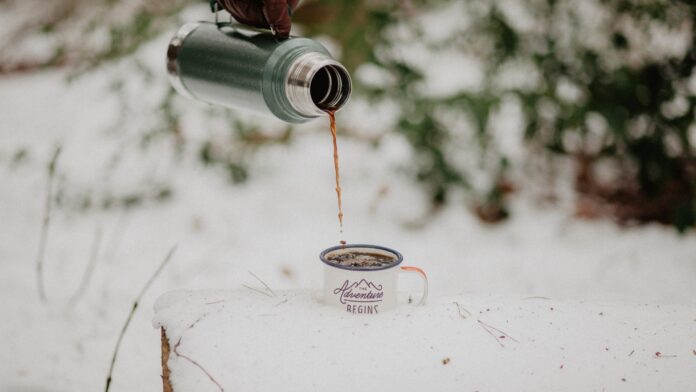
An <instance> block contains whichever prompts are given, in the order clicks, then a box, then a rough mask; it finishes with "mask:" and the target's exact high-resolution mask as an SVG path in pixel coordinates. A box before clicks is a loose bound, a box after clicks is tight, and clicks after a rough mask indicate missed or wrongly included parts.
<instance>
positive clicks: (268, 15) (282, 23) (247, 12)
mask: <svg viewBox="0 0 696 392" xmlns="http://www.w3.org/2000/svg"><path fill="white" fill-rule="evenodd" d="M217 2H218V4H219V5H220V7H222V8H224V9H225V10H227V11H228V12H229V13H230V14H232V17H234V19H235V20H237V22H239V23H242V24H245V25H249V26H254V27H259V28H265V29H267V28H270V29H272V30H273V31H274V32H275V35H276V36H277V37H279V38H287V37H288V36H289V35H290V16H291V14H292V10H293V9H294V8H295V7H296V6H297V3H298V2H299V0H263V1H262V0H217Z"/></svg>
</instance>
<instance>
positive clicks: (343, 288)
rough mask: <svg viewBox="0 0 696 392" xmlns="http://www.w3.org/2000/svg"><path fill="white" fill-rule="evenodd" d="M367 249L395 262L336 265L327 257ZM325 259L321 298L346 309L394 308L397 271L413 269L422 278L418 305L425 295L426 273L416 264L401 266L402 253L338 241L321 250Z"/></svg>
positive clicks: (357, 311) (375, 311) (367, 311)
mask: <svg viewBox="0 0 696 392" xmlns="http://www.w3.org/2000/svg"><path fill="white" fill-rule="evenodd" d="M348 252H369V253H377V254H380V255H384V256H390V257H393V258H395V259H396V261H395V262H394V263H391V264H389V265H386V266H383V267H378V268H364V267H353V266H347V265H337V264H333V263H331V262H330V261H329V260H328V259H330V258H332V256H336V255H339V254H342V253H348ZM319 259H321V261H322V262H323V263H324V292H323V301H324V303H325V304H327V305H331V306H336V307H338V308H340V309H343V310H345V311H347V312H349V313H355V314H379V313H382V312H386V311H388V310H391V309H394V308H395V307H396V304H397V301H396V299H397V293H398V274H399V273H415V274H418V275H419V276H420V277H421V278H422V280H423V296H422V297H421V299H420V301H419V302H418V305H423V304H425V301H426V299H427V298H428V277H427V276H426V275H425V272H424V271H423V270H422V269H420V268H418V267H406V266H401V262H402V261H403V260H404V257H403V256H402V255H401V253H399V252H397V251H395V250H393V249H389V248H385V247H383V246H377V245H363V244H354V245H339V246H334V247H331V248H328V249H326V250H324V251H323V252H321V254H320V255H319Z"/></svg>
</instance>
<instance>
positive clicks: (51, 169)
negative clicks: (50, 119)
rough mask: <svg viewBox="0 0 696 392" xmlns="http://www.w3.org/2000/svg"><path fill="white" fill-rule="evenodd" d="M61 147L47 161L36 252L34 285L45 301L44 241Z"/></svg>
mask: <svg viewBox="0 0 696 392" xmlns="http://www.w3.org/2000/svg"><path fill="white" fill-rule="evenodd" d="M60 150H61V147H60V146H58V147H56V149H55V151H54V152H53V156H52V158H51V160H50V161H49V163H48V169H47V171H48V178H47V180H46V199H45V200H44V213H43V220H42V223H41V231H40V232H39V245H38V249H37V252H36V285H37V289H38V291H39V299H40V300H41V302H44V303H45V302H46V300H47V297H46V288H45V287H44V276H43V275H44V274H43V269H44V258H45V255H46V243H47V242H48V231H49V227H50V226H51V210H52V209H53V182H54V179H55V177H56V165H57V163H58V157H59V156H60Z"/></svg>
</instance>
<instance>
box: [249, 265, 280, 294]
mask: <svg viewBox="0 0 696 392" xmlns="http://www.w3.org/2000/svg"><path fill="white" fill-rule="evenodd" d="M248 272H249V274H251V276H253V277H254V278H256V280H258V281H259V282H261V284H262V285H263V287H265V288H266V290H268V292H269V293H271V295H272V296H273V297H275V296H276V295H275V293H274V292H273V290H271V288H270V287H268V285H267V284H266V282H264V281H263V280H261V278H259V277H258V276H256V274H254V273H253V272H251V271H248Z"/></svg>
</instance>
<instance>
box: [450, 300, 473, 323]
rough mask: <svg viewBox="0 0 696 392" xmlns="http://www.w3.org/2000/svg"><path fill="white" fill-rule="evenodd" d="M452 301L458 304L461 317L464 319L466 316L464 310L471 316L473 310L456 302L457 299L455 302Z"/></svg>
mask: <svg viewBox="0 0 696 392" xmlns="http://www.w3.org/2000/svg"><path fill="white" fill-rule="evenodd" d="M452 303H453V304H455V305H457V311H458V312H459V317H461V318H463V319H465V318H466V316H465V315H464V313H463V312H462V311H464V312H466V314H468V315H469V317H471V312H469V311H468V310H467V309H466V308H465V307H463V306H461V305H460V304H459V302H456V301H455V302H452Z"/></svg>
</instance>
